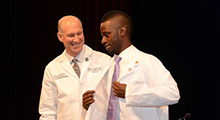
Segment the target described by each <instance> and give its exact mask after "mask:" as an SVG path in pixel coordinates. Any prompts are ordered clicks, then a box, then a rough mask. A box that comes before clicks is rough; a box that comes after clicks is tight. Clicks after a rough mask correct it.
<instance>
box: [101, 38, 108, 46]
mask: <svg viewBox="0 0 220 120" xmlns="http://www.w3.org/2000/svg"><path fill="white" fill-rule="evenodd" d="M106 42H107V40H106V39H105V38H104V37H102V41H101V43H102V44H103V45H105V43H106Z"/></svg>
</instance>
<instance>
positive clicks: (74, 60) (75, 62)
mask: <svg viewBox="0 0 220 120" xmlns="http://www.w3.org/2000/svg"><path fill="white" fill-rule="evenodd" d="M73 62H74V65H73V69H74V71H75V72H76V74H77V75H78V77H80V69H79V65H78V64H77V59H75V58H74V59H73Z"/></svg>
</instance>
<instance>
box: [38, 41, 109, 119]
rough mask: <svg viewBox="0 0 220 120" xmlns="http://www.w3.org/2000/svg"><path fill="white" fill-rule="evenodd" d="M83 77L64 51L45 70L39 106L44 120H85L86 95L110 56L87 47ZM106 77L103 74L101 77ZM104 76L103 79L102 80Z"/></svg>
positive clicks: (98, 77) (99, 76)
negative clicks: (83, 97)
mask: <svg viewBox="0 0 220 120" xmlns="http://www.w3.org/2000/svg"><path fill="white" fill-rule="evenodd" d="M83 50H85V51H86V52H85V54H84V61H83V63H82V66H81V74H80V78H78V76H77V75H76V73H75V71H74V70H73V68H72V66H71V64H70V61H68V59H67V57H66V55H65V53H66V51H64V52H63V53H62V54H61V55H60V56H58V57H57V58H55V59H54V60H53V61H51V62H50V63H49V64H48V65H47V66H46V68H45V73H44V77H43V82H42V90H41V97H40V104H39V113H40V114H41V117H40V120H81V117H82V112H83V111H82V109H83V107H82V94H83V93H84V92H86V91H87V90H91V89H94V88H93V87H94V86H97V84H98V82H99V81H101V80H99V79H103V76H104V74H103V70H104V68H105V67H106V65H107V64H108V62H109V60H110V57H109V56H107V55H106V54H103V53H101V52H97V51H93V50H92V49H91V48H89V47H88V46H86V45H84V46H83ZM101 74H102V75H101ZM101 76H102V77H101Z"/></svg>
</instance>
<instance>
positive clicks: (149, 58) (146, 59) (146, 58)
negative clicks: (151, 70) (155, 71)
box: [133, 47, 161, 65]
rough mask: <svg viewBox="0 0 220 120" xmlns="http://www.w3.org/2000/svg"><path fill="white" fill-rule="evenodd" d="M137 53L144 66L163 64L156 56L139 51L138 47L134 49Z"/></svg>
mask: <svg viewBox="0 0 220 120" xmlns="http://www.w3.org/2000/svg"><path fill="white" fill-rule="evenodd" d="M133 49H134V51H135V54H136V56H135V57H137V58H138V59H140V61H141V62H143V63H144V64H149V65H150V64H153V63H155V62H156V63H161V61H160V60H159V59H158V58H157V57H156V56H154V55H152V54H149V53H145V52H143V51H140V50H138V49H137V48H136V47H134V48H133Z"/></svg>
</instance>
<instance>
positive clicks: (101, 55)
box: [84, 45, 111, 59]
mask: <svg viewBox="0 0 220 120" xmlns="http://www.w3.org/2000/svg"><path fill="white" fill-rule="evenodd" d="M84 46H85V48H86V52H87V53H90V54H91V55H92V56H93V57H96V58H103V59H110V58H111V57H110V56H109V55H107V54H105V53H102V52H99V51H96V50H93V49H92V48H90V47H89V46H87V45H84Z"/></svg>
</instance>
